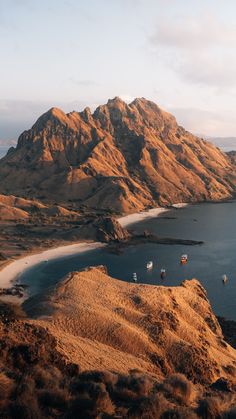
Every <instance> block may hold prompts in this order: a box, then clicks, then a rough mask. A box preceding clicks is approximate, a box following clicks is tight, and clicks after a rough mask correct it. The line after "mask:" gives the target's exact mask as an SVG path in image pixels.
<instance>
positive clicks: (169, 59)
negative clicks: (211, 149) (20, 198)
mask: <svg viewBox="0 0 236 419" xmlns="http://www.w3.org/2000/svg"><path fill="white" fill-rule="evenodd" d="M235 12H236V4H235V2H234V1H233V0H229V1H228V2H227V7H225V5H224V3H223V2H222V0H215V1H214V2H213V0H206V1H203V0H199V2H195V1H194V0H190V1H188V2H186V1H184V0H179V1H178V2H177V1H176V0H168V1H164V0H146V1H144V0H114V1H113V2H111V1H109V0H100V1H99V2H97V1H96V0H91V1H90V2H89V4H88V2H85V1H84V0H78V1H76V0H57V1H56V0H50V1H49V2H48V1H46V0H42V1H40V2H39V1H38V0H9V1H1V0H0V33H1V41H0V42H1V52H2V54H1V58H2V63H4V65H2V66H1V70H0V71H1V78H0V88H1V99H0V140H9V139H11V140H12V139H14V140H16V139H17V138H18V136H19V135H20V134H21V132H22V131H23V130H25V129H28V128H30V127H31V126H32V124H33V123H34V121H35V120H36V119H37V118H38V117H39V116H40V115H41V114H42V113H43V112H45V111H46V110H47V109H49V108H50V107H52V106H56V107H60V108H62V109H63V110H64V111H65V112H69V111H71V110H73V109H74V110H78V111H80V110H82V109H83V108H84V107H86V106H90V107H91V108H95V107H96V106H98V105H99V104H103V103H106V102H107V100H108V98H113V97H114V96H120V97H121V98H123V99H124V100H126V101H128V102H129V101H131V100H132V99H133V98H135V97H145V98H147V99H150V100H153V101H154V102H156V103H157V104H158V105H159V106H160V107H161V108H163V109H165V110H167V111H169V112H171V113H172V114H174V115H175V117H176V119H177V121H178V122H179V124H180V125H183V126H184V127H185V128H186V129H187V130H189V131H191V132H193V133H196V132H201V133H203V134H204V136H211V137H234V136H236V127H235V122H234V120H235V118H234V109H235V105H236V95H235V92H236V77H235V69H236V54H235V49H236V43H235V41H236V25H235V23H234V16H235Z"/></svg>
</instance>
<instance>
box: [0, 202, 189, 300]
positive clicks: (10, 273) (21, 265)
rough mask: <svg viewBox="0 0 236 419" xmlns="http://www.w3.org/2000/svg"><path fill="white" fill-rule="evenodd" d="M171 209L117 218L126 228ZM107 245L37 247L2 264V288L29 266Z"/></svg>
mask: <svg viewBox="0 0 236 419" xmlns="http://www.w3.org/2000/svg"><path fill="white" fill-rule="evenodd" d="M187 205H188V204H173V206H172V207H173V208H178V209H179V208H182V207H185V206H187ZM169 210H171V207H168V208H163V207H157V208H152V209H148V210H146V211H141V212H137V213H133V214H128V215H124V216H121V217H119V218H117V220H118V221H119V223H120V224H121V226H122V227H123V228H126V227H128V226H130V225H132V224H135V223H137V222H140V221H143V220H146V219H151V218H155V217H158V216H159V215H161V214H163V213H164V212H167V211H169ZM105 246H107V244H105V243H101V242H77V243H71V244H69V245H61V246H58V247H54V248H50V249H45V250H42V251H41V252H37V249H36V250H35V251H34V252H33V253H30V252H29V254H28V255H27V256H24V257H19V258H17V259H13V260H9V261H8V263H7V264H6V265H4V266H2V269H1V270H0V288H2V289H6V288H10V287H12V286H13V285H14V284H17V279H18V277H19V275H21V274H22V273H23V272H25V271H26V270H28V269H29V268H33V267H34V266H36V265H38V264H40V263H43V262H46V261H49V260H50V261H51V260H56V259H60V258H61V257H66V256H73V255H76V254H81V253H85V252H87V251H90V250H94V249H98V248H102V247H105ZM0 297H2V296H0ZM18 299H19V298H18Z"/></svg>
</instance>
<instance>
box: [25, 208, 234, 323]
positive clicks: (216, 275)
mask: <svg viewBox="0 0 236 419" xmlns="http://www.w3.org/2000/svg"><path fill="white" fill-rule="evenodd" d="M235 217H236V201H232V202H227V203H205V204H196V205H190V206H187V207H185V208H181V209H178V210H176V209H173V210H170V211H168V212H165V213H163V214H161V216H160V217H157V218H154V219H148V220H146V221H142V222H139V223H136V224H133V225H132V226H129V228H132V229H133V230H135V231H137V232H143V231H144V230H149V231H150V232H152V233H155V234H157V235H159V236H161V237H174V238H184V239H193V240H203V241H204V244H203V245H200V246H199V245H198V246H182V245H158V244H140V245H137V246H130V247H127V248H126V249H125V250H124V252H123V254H121V255H114V254H110V253H108V252H107V250H106V249H105V248H103V249H96V250H92V251H89V252H87V253H84V254H81V255H77V256H73V257H67V258H63V259H60V260H56V261H55V260H54V261H51V262H48V263H47V264H45V263H41V264H39V265H38V266H36V267H34V268H32V269H29V270H28V271H25V272H24V273H23V274H22V275H21V277H20V280H21V282H22V283H26V284H28V285H29V286H30V288H29V294H30V295H35V294H37V293H40V292H44V291H45V290H46V289H47V287H49V286H52V285H55V284H56V283H57V282H58V281H60V280H61V279H62V278H63V277H64V276H65V275H66V274H67V273H68V272H70V271H75V270H79V269H82V268H84V267H86V266H91V265H92V266H95V265H106V266H107V268H108V272H109V274H110V275H111V276H113V277H115V278H118V279H120V280H123V281H128V282H129V281H132V276H133V272H136V273H137V277H138V282H139V283H145V284H150V285H163V286H176V285H180V284H181V282H182V281H183V280H184V279H191V278H197V279H198V280H199V281H200V282H201V283H202V285H203V286H204V287H205V288H206V290H207V293H208V297H209V299H210V302H211V304H212V306H213V309H214V312H215V313H216V314H217V315H220V316H224V317H226V318H228V319H233V320H236V222H235ZM183 253H187V254H188V256H189V261H188V263H187V265H184V266H181V265H180V257H181V254H183ZM149 260H152V261H153V269H152V270H151V271H147V269H146V263H147V261H149ZM161 268H165V269H166V273H167V275H166V278H165V279H164V280H162V279H161V278H160V269H161ZM224 274H226V275H227V276H228V282H227V283H226V284H223V282H222V275H224ZM150 293H151V288H150Z"/></svg>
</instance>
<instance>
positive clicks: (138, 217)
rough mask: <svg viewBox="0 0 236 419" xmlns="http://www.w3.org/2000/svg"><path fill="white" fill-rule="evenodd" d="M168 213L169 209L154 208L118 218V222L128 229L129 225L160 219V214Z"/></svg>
mask: <svg viewBox="0 0 236 419" xmlns="http://www.w3.org/2000/svg"><path fill="white" fill-rule="evenodd" d="M176 205H177V204H176ZM166 211H168V208H160V207H158V208H152V209H149V210H147V211H141V212H136V213H134V214H129V215H125V216H124V217H120V218H118V221H119V223H120V224H121V226H122V227H128V226H129V225H131V224H134V223H138V222H139V221H143V220H146V219H148V218H155V217H158V216H159V215H160V214H162V213H163V212H166Z"/></svg>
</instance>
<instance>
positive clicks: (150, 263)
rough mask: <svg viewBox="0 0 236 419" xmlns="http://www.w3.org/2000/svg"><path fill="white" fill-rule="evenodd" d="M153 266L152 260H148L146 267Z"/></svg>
mask: <svg viewBox="0 0 236 419" xmlns="http://www.w3.org/2000/svg"><path fill="white" fill-rule="evenodd" d="M152 268H153V262H152V260H150V261H149V262H148V263H147V269H152Z"/></svg>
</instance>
